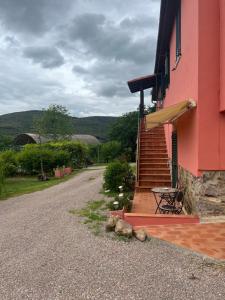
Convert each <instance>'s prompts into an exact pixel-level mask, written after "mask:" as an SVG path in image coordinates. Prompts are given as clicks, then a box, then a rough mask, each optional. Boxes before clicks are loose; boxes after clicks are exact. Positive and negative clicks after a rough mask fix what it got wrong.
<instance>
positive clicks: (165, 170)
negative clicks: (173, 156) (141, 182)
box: [139, 168, 170, 175]
mask: <svg viewBox="0 0 225 300" xmlns="http://www.w3.org/2000/svg"><path fill="white" fill-rule="evenodd" d="M139 174H140V175H144V174H151V175H153V174H166V175H170V169H169V168H161V169H160V168H140V169H139Z"/></svg>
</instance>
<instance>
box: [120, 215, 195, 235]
mask: <svg viewBox="0 0 225 300" xmlns="http://www.w3.org/2000/svg"><path fill="white" fill-rule="evenodd" d="M124 220H125V221H126V222H128V223H129V224H131V225H132V226H134V230H138V229H141V228H142V229H145V230H146V231H148V229H150V228H153V227H154V226H157V227H158V226H160V225H168V226H173V225H178V224H199V217H198V216H197V215H163V214H148V213H146V214H141V213H125V214H124Z"/></svg>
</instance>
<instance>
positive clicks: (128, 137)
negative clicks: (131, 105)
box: [109, 111, 138, 160]
mask: <svg viewBox="0 0 225 300" xmlns="http://www.w3.org/2000/svg"><path fill="white" fill-rule="evenodd" d="M137 130H138V111H133V112H129V113H126V114H124V115H123V116H122V117H120V118H119V119H118V121H117V122H116V123H115V124H113V125H112V127H111V129H110V133H109V136H110V138H111V140H115V141H118V142H120V143H121V145H122V147H123V150H124V151H125V152H126V151H127V152H129V151H130V150H131V152H132V160H134V159H135V151H136V141H137Z"/></svg>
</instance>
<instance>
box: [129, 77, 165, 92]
mask: <svg viewBox="0 0 225 300" xmlns="http://www.w3.org/2000/svg"><path fill="white" fill-rule="evenodd" d="M159 79H160V78H159V76H157V75H155V74H153V75H148V76H143V77H139V78H135V79H132V80H129V81H128V82H127V84H128V87H129V89H130V92H131V93H136V92H140V91H144V90H146V89H150V88H153V87H154V86H155V85H156V83H157V81H158V80H159Z"/></svg>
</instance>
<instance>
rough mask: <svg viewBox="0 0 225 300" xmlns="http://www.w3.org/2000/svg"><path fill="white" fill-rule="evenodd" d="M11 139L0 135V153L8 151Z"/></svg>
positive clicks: (11, 142)
mask: <svg viewBox="0 0 225 300" xmlns="http://www.w3.org/2000/svg"><path fill="white" fill-rule="evenodd" d="M12 144H13V139H12V138H11V137H9V136H7V135H0V151H4V150H8V149H10V148H11V147H12Z"/></svg>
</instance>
